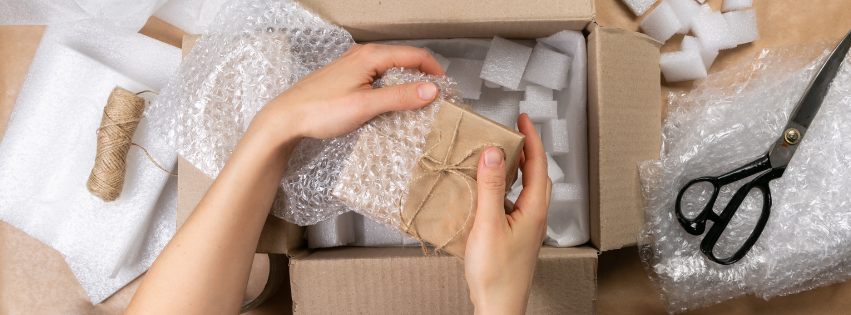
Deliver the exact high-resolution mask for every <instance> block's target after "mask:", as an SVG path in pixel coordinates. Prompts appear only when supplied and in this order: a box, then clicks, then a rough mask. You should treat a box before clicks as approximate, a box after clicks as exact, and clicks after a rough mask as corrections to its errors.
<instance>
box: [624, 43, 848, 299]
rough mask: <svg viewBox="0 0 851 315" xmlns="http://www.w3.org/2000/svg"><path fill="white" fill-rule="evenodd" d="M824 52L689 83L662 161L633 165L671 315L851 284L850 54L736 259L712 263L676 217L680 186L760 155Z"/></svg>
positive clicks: (745, 64)
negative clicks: (753, 236)
mask: <svg viewBox="0 0 851 315" xmlns="http://www.w3.org/2000/svg"><path fill="white" fill-rule="evenodd" d="M832 48H833V45H832V44H807V45H798V46H790V47H781V48H773V49H766V50H763V51H761V52H758V53H756V54H755V55H753V56H752V57H750V58H746V59H745V60H744V61H742V62H740V63H739V64H738V65H737V66H735V67H731V68H730V69H727V70H724V71H721V72H717V73H714V74H712V75H710V77H709V78H708V79H706V80H704V81H702V82H697V83H695V87H694V89H693V90H692V91H691V92H690V93H683V94H672V95H671V97H670V99H669V103H668V118H667V120H666V121H665V123H664V125H663V129H662V138H663V147H662V159H661V160H659V161H647V162H644V163H642V164H641V165H640V167H639V170H640V177H641V181H642V193H643V196H644V198H645V207H646V208H645V210H646V219H647V223H646V225H645V228H644V230H643V231H642V232H641V234H640V235H639V239H638V242H639V252H640V255H641V258H642V260H643V261H644V263H645V268H646V269H647V271H648V274H649V275H650V278H651V279H652V280H653V282H654V284H655V285H656V286H657V288H658V289H659V291H660V293H661V297H662V299H663V300H664V301H665V303H666V308H667V310H668V311H669V312H671V313H675V312H682V311H685V310H688V309H693V308H697V307H703V306H708V305H711V304H715V303H719V302H721V301H724V300H728V299H731V298H734V297H737V296H741V295H744V294H754V295H757V296H759V297H762V298H765V299H768V298H771V297H774V296H778V295H786V294H792V293H796V292H800V291H803V290H808V289H812V288H815V287H820V286H825V285H829V284H832V283H837V282H842V281H847V280H849V279H851V193H849V192H851V143H849V141H847V139H848V138H849V137H851V110H849V109H851V65H849V61H848V60H847V58H846V61H845V63H844V64H843V67H842V69H841V72H840V73H839V74H838V76H837V77H836V79H835V80H834V82H833V85H832V87H831V90H830V91H829V93H828V96H827V98H826V100H825V102H824V104H823V105H822V107H821V110H820V111H819V113H818V115H817V116H816V118H815V120H814V121H813V123H812V125H811V127H810V129H809V130H808V132H807V136H806V138H804V140H803V142H802V144H801V145H800V147H799V148H798V150H797V153H796V154H795V156H794V158H793V159H792V161H791V162H790V164H789V165H788V168H787V169H786V172H785V173H784V175H783V177H781V178H779V179H777V180H774V181H772V182H771V184H770V189H771V197H772V199H773V204H772V208H771V215H770V217H769V219H768V223H767V225H766V227H765V230H764V231H763V233H762V236H761V237H760V238H759V240H758V241H757V242H756V244H755V245H754V246H753V248H752V249H751V251H750V252H749V253H748V254H747V255H746V256H745V257H744V258H743V259H742V260H741V261H739V262H737V263H735V264H732V265H728V266H723V265H719V264H716V263H714V262H712V261H710V260H708V259H707V258H706V257H704V256H703V254H702V253H701V252H700V249H699V244H700V241H701V239H702V238H703V237H704V235H700V236H694V235H690V234H688V233H686V231H685V230H683V228H682V227H681V226H680V224H679V223H678V222H677V220H676V217H675V215H674V202H675V200H676V196H677V192H678V191H679V190H680V188H681V187H683V185H685V184H686V182H688V181H689V180H691V179H693V178H696V177H700V176H717V175H720V174H723V173H726V172H728V171H731V170H732V169H734V168H737V167H739V166H741V165H744V164H745V163H747V162H750V161H752V160H755V159H756V158H758V157H760V156H761V155H762V154H764V153H765V152H766V150H767V149H768V147H769V146H770V144H771V143H772V142H773V141H774V140H775V139H776V137H777V136H778V135H779V134H780V131H781V130H782V128H783V127H784V126H785V124H786V122H787V121H788V119H789V115H790V113H791V111H792V109H793V108H794V106H795V105H796V104H797V102H798V100H799V99H800V98H801V96H802V95H803V93H804V90H805V89H806V88H807V86H808V85H809V83H810V81H811V80H812V78H813V77H814V76H815V74H816V73H817V72H818V70H819V69H820V68H821V65H822V64H823V63H824V61H825V60H826V59H827V56H828V55H829V53H830V51H831V50H832ZM743 183H744V181H739V182H738V183H734V184H731V185H728V186H724V187H722V189H721V191H720V192H719V195H718V201H717V202H716V205H715V208H714V210H715V211H716V212H718V211H720V210H721V209H723V207H724V205H725V204H726V203H727V202H728V201H729V200H730V198H731V196H732V194H733V192H735V190H737V189H738V188H739V187H740V186H741V185H742V184H743ZM692 190H694V189H692ZM692 190H690V192H691V191H692ZM707 194H708V192H699V191H698V192H695V193H688V194H686V195H685V196H684V197H683V204H684V205H686V204H689V203H693V204H705V201H701V200H699V199H698V198H701V196H704V197H703V198H705V196H707ZM760 194H761V193H760V192H759V191H753V192H751V194H750V195H749V196H748V197H747V198H746V199H745V201H744V203H743V204H742V207H741V208H740V209H739V211H738V212H737V213H736V215H735V216H734V217H733V220H732V221H731V222H730V225H729V226H728V227H727V229H726V230H725V231H724V233H723V234H722V236H721V239H720V240H719V242H718V244H717V246H716V248H715V251H714V253H715V254H716V255H717V256H719V257H727V256H729V255H731V254H732V253H733V252H734V251H735V250H736V249H738V248H739V247H740V246H741V244H742V243H744V240H745V239H746V238H747V237H748V235H749V234H750V232H751V231H753V229H754V226H755V225H756V222H757V218H758V217H759V214H760V212H761V200H762V196H761V195H760ZM694 208H697V207H694ZM695 212H696V211H695ZM684 214H685V215H686V216H687V217H690V216H693V215H695V214H696V213H689V212H687V211H686V212H684ZM710 224H711V223H710ZM707 229H708V227H707Z"/></svg>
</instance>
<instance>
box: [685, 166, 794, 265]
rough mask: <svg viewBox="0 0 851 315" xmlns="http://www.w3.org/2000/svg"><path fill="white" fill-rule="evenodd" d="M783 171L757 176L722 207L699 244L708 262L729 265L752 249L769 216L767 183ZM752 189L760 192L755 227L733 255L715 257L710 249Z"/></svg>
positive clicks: (769, 191)
mask: <svg viewBox="0 0 851 315" xmlns="http://www.w3.org/2000/svg"><path fill="white" fill-rule="evenodd" d="M784 171H786V167H785V166H783V167H778V168H775V169H772V170H771V171H769V172H767V173H765V174H762V175H759V176H757V178H755V179H754V180H753V181H751V182H749V183H747V184H745V185H744V186H742V187H741V188H739V190H738V191H736V194H734V195H733V198H732V199H730V202H729V203H727V206H725V207H724V211H722V212H721V214H720V215H717V219H716V220H713V221H714V222H715V224H713V225H712V227H711V228H709V232H707V233H706V236H705V237H704V238H703V241H701V242H700V251H701V252H703V254H704V255H706V257H707V258H709V260H712V261H714V262H716V263H719V264H722V265H729V264H733V263H735V262H737V261H739V260H740V259H742V257H744V256H745V255H746V254H747V253H748V251H750V249H751V247H753V245H754V243H756V240H757V239H759V236H760V235H761V234H762V230H763V229H765V224H766V223H767V222H768V216H769V215H770V214H771V189H770V188H769V187H768V183H769V182H771V181H772V180H774V179H777V178H780V176H783V172H784ZM753 189H759V190H760V191H761V192H762V213H761V214H760V215H759V219H758V220H757V222H756V226H755V227H754V229H753V231H752V232H751V235H750V236H748V238H747V239H746V240H745V243H744V244H742V247H740V248H739V250H737V251H736V252H735V253H733V255H731V256H730V257H726V258H718V257H716V256H715V254H714V253H712V249H714V248H715V245H716V244H717V243H718V239H719V238H721V235H722V234H723V233H724V229H726V228H727V225H728V224H729V223H730V220H732V219H733V215H735V214H736V211H738V210H739V207H741V206H742V202H743V201H744V200H745V197H747V195H748V194H749V193H750V192H751V190H753Z"/></svg>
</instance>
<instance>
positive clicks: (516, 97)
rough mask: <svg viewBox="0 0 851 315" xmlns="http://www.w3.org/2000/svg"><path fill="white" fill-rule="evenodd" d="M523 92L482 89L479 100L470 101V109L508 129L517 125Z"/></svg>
mask: <svg viewBox="0 0 851 315" xmlns="http://www.w3.org/2000/svg"><path fill="white" fill-rule="evenodd" d="M522 98H523V92H506V91H503V90H502V89H489V88H485V89H482V96H481V98H479V99H478V100H473V101H470V108H472V109H473V111H474V112H476V113H477V114H479V115H482V116H484V117H486V118H488V119H490V120H493V121H495V122H498V123H500V124H502V125H503V126H506V127H509V128H511V127H513V126H514V125H515V124H517V117H518V116H520V103H521V101H520V100H521V99H522Z"/></svg>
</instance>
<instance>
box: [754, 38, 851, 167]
mask: <svg viewBox="0 0 851 315" xmlns="http://www.w3.org/2000/svg"><path fill="white" fill-rule="evenodd" d="M849 48H851V32H849V33H848V34H846V35H845V38H843V39H842V41H840V42H839V45H836V48H835V49H834V50H833V53H831V54H830V57H829V58H827V61H826V62H825V63H824V65H823V66H822V67H821V70H819V72H818V74H817V75H816V77H815V79H813V82H812V83H810V87H809V88H807V91H806V92H805V93H804V97H803V98H801V101H800V102H799V103H798V105H797V106H795V110H793V111H792V116H791V117H790V118H789V122H788V123H786V127H785V128H783V133H782V134H781V135H780V137H779V138H778V139H777V141H775V142H774V144H773V145H771V148H770V149H768V158H769V160H770V162H771V167H773V168H778V167H782V166H786V165H789V161H791V160H792V156H793V155H795V151H797V150H798V145H799V144H800V141H801V139H802V138H803V137H804V136H806V135H807V129H808V128H810V123H812V122H813V118H815V117H816V114H817V113H818V110H819V108H821V104H822V103H824V98H825V96H827V91H828V90H829V89H830V83H831V82H833V79H834V78H836V74H837V73H839V68H840V67H841V66H842V61H843V60H845V55H846V54H848V49H849Z"/></svg>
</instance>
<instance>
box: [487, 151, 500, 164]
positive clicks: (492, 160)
mask: <svg viewBox="0 0 851 315" xmlns="http://www.w3.org/2000/svg"><path fill="white" fill-rule="evenodd" d="M500 163H502V152H500V151H499V149H488V150H487V151H485V166H487V167H497V166H499V164H500Z"/></svg>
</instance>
